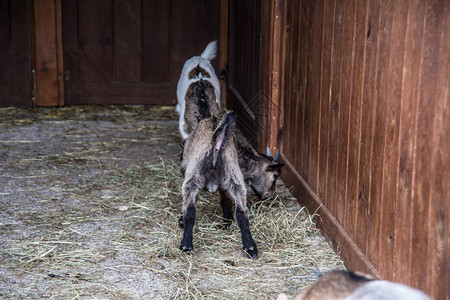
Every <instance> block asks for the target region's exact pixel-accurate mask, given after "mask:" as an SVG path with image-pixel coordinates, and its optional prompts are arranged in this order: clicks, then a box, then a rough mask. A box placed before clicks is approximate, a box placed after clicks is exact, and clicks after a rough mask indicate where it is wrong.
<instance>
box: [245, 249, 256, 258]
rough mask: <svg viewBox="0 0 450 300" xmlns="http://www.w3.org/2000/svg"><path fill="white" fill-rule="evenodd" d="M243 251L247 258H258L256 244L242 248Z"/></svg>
mask: <svg viewBox="0 0 450 300" xmlns="http://www.w3.org/2000/svg"><path fill="white" fill-rule="evenodd" d="M244 252H245V254H246V255H247V258H251V259H257V258H258V249H257V248H256V246H254V247H249V248H244Z"/></svg>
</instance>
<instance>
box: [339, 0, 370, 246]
mask: <svg viewBox="0 0 450 300" xmlns="http://www.w3.org/2000/svg"><path fill="white" fill-rule="evenodd" d="M368 4H369V1H365V2H362V1H357V2H356V7H355V10H356V13H355V26H354V28H355V50H354V51H355V52H354V53H355V58H354V71H353V84H352V93H351V94H352V97H351V103H350V105H351V106H350V111H351V114H350V120H349V121H350V127H349V142H348V157H349V159H348V191H347V202H346V205H347V209H346V214H345V226H344V228H346V230H347V233H348V234H349V236H350V237H351V238H352V240H353V241H356V230H357V226H356V224H357V222H356V220H357V213H358V195H359V192H358V184H359V180H360V174H359V171H360V168H359V167H360V146H359V145H360V143H361V142H362V141H361V126H362V121H361V117H362V101H363V90H364V71H365V63H364V60H365V52H366V36H367V20H368V18H367V9H368Z"/></svg>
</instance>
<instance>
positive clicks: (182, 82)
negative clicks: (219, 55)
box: [175, 41, 220, 140]
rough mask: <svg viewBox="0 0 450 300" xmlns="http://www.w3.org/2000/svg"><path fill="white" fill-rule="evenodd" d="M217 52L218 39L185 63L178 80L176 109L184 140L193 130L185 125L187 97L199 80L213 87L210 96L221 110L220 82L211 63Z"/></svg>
mask: <svg viewBox="0 0 450 300" xmlns="http://www.w3.org/2000/svg"><path fill="white" fill-rule="evenodd" d="M216 52H217V41H212V42H210V43H209V44H208V45H207V46H206V48H205V50H204V51H203V52H202V54H201V55H200V56H194V57H192V58H190V59H188V60H187V61H186V62H185V63H184V66H183V70H182V71H181V75H180V79H179V80H178V85H177V100H178V104H177V106H176V108H175V111H176V112H178V114H179V115H180V119H179V124H178V127H179V128H178V129H179V130H180V134H181V137H182V138H183V140H185V139H187V137H188V135H189V132H190V131H191V130H192V129H191V130H190V128H186V126H185V125H186V124H185V110H186V105H187V103H186V102H187V101H186V99H187V98H188V99H189V97H190V94H192V93H193V90H194V89H195V85H196V84H197V83H198V82H199V81H200V82H203V83H204V84H206V85H208V86H210V87H211V88H210V89H209V90H208V92H211V94H210V95H209V96H210V98H211V99H213V101H214V102H215V103H216V104H217V107H218V109H219V110H220V83H219V79H218V78H217V76H216V73H215V72H214V68H213V67H212V64H211V60H212V59H214V58H215V57H216Z"/></svg>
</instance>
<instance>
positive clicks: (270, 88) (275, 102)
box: [259, 0, 288, 153]
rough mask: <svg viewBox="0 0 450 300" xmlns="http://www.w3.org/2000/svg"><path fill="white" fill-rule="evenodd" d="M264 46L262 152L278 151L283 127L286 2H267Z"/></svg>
mask: <svg viewBox="0 0 450 300" xmlns="http://www.w3.org/2000/svg"><path fill="white" fill-rule="evenodd" d="M262 10H263V18H262V37H263V38H262V44H261V96H260V109H259V141H260V142H259V150H260V151H264V152H265V148H266V147H267V146H268V147H269V148H270V149H271V150H272V152H273V153H275V151H276V150H277V149H278V148H279V136H280V132H281V129H282V127H283V120H282V117H283V113H282V111H283V104H284V103H283V101H282V99H283V97H282V95H283V91H284V89H283V86H284V66H285V64H284V58H285V48H286V47H285V44H286V43H285V40H286V29H285V28H286V16H287V13H288V12H287V9H286V3H285V1H284V0H276V1H264V2H263V8H262Z"/></svg>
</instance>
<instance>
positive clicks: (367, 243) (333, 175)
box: [262, 0, 450, 299]
mask: <svg viewBox="0 0 450 300" xmlns="http://www.w3.org/2000/svg"><path fill="white" fill-rule="evenodd" d="M285 2H286V3H287V4H286V5H288V7H289V9H290V10H292V11H291V12H290V13H289V12H288V13H286V15H287V18H288V20H289V23H288V24H289V25H290V27H289V31H288V34H287V47H286V53H285V60H284V61H285V64H286V67H285V77H284V78H285V79H284V81H285V82H284V90H285V91H284V96H285V97H284V104H285V108H286V111H285V112H284V114H283V117H284V120H283V128H282V129H283V137H282V150H283V151H282V154H283V155H282V157H283V160H284V162H285V164H286V166H287V168H286V171H283V174H282V178H283V180H284V181H285V182H286V183H287V184H288V186H292V187H293V193H294V195H295V196H296V197H298V200H299V202H300V203H302V204H304V205H306V206H307V208H308V210H310V211H312V212H314V211H316V210H317V212H318V214H320V218H317V219H316V220H317V222H318V226H319V227H320V228H321V229H322V231H323V232H324V235H325V236H326V237H327V239H329V241H330V242H331V244H332V246H333V248H334V249H335V250H336V251H337V252H338V253H340V254H341V256H342V257H343V259H344V261H345V262H346V265H347V267H350V268H352V269H356V270H361V271H367V272H372V273H373V274H376V276H380V277H383V278H385V279H390V280H394V281H399V282H402V283H406V284H408V285H411V286H413V287H416V288H419V289H422V290H424V291H426V292H427V293H428V294H430V295H431V296H432V297H433V298H435V299H448V297H449V296H448V289H449V288H448V286H449V285H448V273H449V256H450V254H449V253H450V251H449V247H448V246H449V235H448V231H449V216H448V215H449V210H448V199H447V198H448V197H447V198H446V196H445V195H448V194H449V193H450V190H449V189H450V188H449V184H448V180H445V179H444V178H448V177H449V174H447V173H448V170H450V167H449V165H450V164H449V161H448V160H449V155H448V153H450V146H449V140H450V138H449V135H448V132H449V131H450V129H449V128H448V126H449V125H448V124H449V122H448V114H449V113H448V111H449V103H450V101H449V94H448V88H449V79H448V70H449V58H448V56H449V52H450V51H449V38H448V36H449V34H448V30H449V16H448V1H447V2H445V1H443V0H426V1H403V0H401V1H395V2H392V1H378V0H367V1H339V0H335V1H333V0H325V1H323V2H322V1H318V2H312V1H307V0H303V1H293V0H292V1H288V0H286V1H285ZM322 5H323V6H322ZM318 6H319V7H322V10H320V13H318V10H317V7H318ZM296 11H297V15H295V12H296ZM320 20H322V21H320ZM296 37H297V38H296ZM262 53H264V49H262ZM272 55H273V56H274V57H275V56H276V54H275V53H272ZM319 57H320V58H319ZM280 86H282V84H281V85H280ZM270 138H271V136H270V135H269V139H270ZM272 138H273V137H272ZM323 205H325V206H323Z"/></svg>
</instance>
